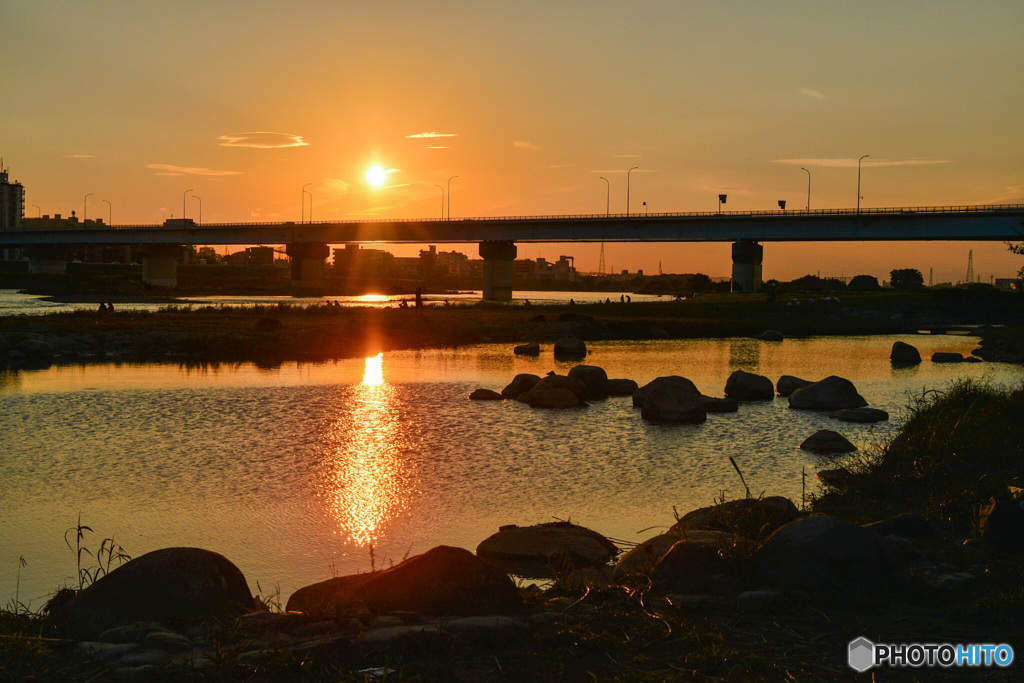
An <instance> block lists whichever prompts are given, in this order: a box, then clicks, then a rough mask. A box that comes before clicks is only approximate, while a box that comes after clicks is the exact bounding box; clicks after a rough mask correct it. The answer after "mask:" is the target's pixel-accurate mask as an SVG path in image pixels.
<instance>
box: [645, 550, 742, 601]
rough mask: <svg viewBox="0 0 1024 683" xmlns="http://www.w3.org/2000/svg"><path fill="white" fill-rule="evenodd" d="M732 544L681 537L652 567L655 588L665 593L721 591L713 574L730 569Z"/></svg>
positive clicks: (722, 572)
mask: <svg viewBox="0 0 1024 683" xmlns="http://www.w3.org/2000/svg"><path fill="white" fill-rule="evenodd" d="M728 545H731V544H723V542H722V541H721V540H720V539H716V540H711V541H691V540H684V541H679V542H678V543H676V544H675V545H673V546H672V547H671V548H669V550H668V552H666V553H665V555H664V556H663V557H662V558H661V559H660V560H658V563H657V564H656V565H655V566H654V569H653V570H652V571H651V588H652V589H653V590H654V591H655V592H658V593H662V594H665V593H684V594H686V593H709V592H717V591H716V590H715V588H714V584H713V582H712V577H714V576H715V575H718V574H724V573H727V572H728V570H729V564H728V560H727V559H726V554H725V549H726V548H727V547H728Z"/></svg>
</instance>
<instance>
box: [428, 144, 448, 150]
mask: <svg viewBox="0 0 1024 683" xmlns="http://www.w3.org/2000/svg"><path fill="white" fill-rule="evenodd" d="M427 149H451V147H441V146H439V145H438V146H433V147H427Z"/></svg>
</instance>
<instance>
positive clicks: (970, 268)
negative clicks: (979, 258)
mask: <svg viewBox="0 0 1024 683" xmlns="http://www.w3.org/2000/svg"><path fill="white" fill-rule="evenodd" d="M965 282H966V283H967V284H971V283H972V282H974V250H973V249H971V250H970V251H968V252H967V277H966V278H965Z"/></svg>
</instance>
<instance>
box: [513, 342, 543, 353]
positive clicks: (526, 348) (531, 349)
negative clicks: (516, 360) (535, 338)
mask: <svg viewBox="0 0 1024 683" xmlns="http://www.w3.org/2000/svg"><path fill="white" fill-rule="evenodd" d="M512 353H514V354H515V355H517V356H539V355H540V344H538V343H537V342H530V343H529V344H520V345H519V346H516V347H515V348H513V349H512Z"/></svg>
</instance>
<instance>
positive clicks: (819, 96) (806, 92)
mask: <svg viewBox="0 0 1024 683" xmlns="http://www.w3.org/2000/svg"><path fill="white" fill-rule="evenodd" d="M797 92H799V93H800V94H801V95H803V96H804V97H813V98H814V99H816V100H823V99H825V95H824V93H822V92H820V91H818V90H814V89H812V88H800V90H798V91H797Z"/></svg>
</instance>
